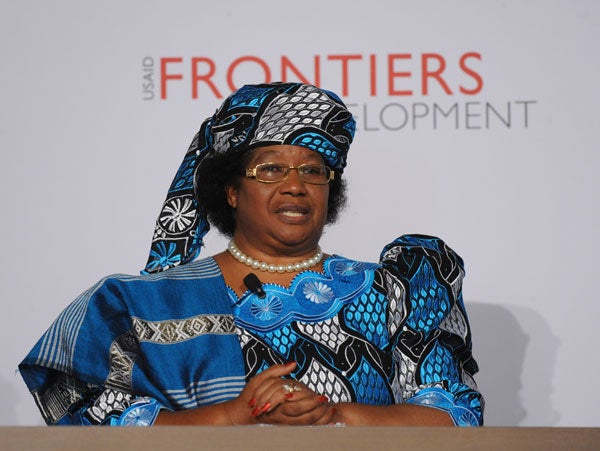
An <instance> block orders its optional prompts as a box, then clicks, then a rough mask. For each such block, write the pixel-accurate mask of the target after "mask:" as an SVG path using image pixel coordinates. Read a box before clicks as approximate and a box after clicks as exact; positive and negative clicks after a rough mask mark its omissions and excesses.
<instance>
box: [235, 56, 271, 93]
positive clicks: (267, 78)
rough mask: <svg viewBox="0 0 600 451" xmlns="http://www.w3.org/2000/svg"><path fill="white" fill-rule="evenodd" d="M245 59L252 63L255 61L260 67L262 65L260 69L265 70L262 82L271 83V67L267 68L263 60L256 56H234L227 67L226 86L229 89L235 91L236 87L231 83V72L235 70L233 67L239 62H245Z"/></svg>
mask: <svg viewBox="0 0 600 451" xmlns="http://www.w3.org/2000/svg"><path fill="white" fill-rule="evenodd" d="M247 61H250V62H252V63H256V64H258V65H259V66H260V67H262V69H263V70H264V71H265V80H264V83H271V69H269V66H268V64H267V63H266V62H265V60H262V59H260V58H258V57H256V56H241V57H239V58H236V59H235V60H233V62H232V63H231V65H230V66H229V68H228V69H227V86H229V89H231V90H232V91H235V90H237V89H238V87H236V86H235V85H234V84H233V72H234V71H235V69H236V68H237V67H238V66H239V65H240V64H242V63H245V62H247Z"/></svg>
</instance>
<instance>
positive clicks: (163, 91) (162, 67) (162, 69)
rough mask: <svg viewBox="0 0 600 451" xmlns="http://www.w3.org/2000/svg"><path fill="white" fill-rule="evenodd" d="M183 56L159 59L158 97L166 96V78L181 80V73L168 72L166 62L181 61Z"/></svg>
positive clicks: (163, 97) (164, 97)
mask: <svg viewBox="0 0 600 451" xmlns="http://www.w3.org/2000/svg"><path fill="white" fill-rule="evenodd" d="M181 62H183V58H161V59H160V98H161V99H166V98H167V80H181V79H182V78H183V75H182V74H168V73H167V64H169V63H181Z"/></svg>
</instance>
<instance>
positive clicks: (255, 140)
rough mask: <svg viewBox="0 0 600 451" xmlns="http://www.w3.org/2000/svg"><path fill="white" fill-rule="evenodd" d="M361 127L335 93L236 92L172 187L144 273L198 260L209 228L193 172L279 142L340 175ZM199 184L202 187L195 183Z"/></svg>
mask: <svg viewBox="0 0 600 451" xmlns="http://www.w3.org/2000/svg"><path fill="white" fill-rule="evenodd" d="M355 126H356V123H355V121H354V118H353V117H352V114H351V113H350V112H349V111H348V109H347V108H346V105H344V102H342V100H341V99H340V98H339V97H338V96H337V95H335V94H334V93H332V92H330V91H327V90H324V89H320V88H317V87H316V86H312V85H307V84H302V83H270V84H260V85H246V86H244V87H242V88H240V89H239V90H237V91H235V92H234V93H232V94H231V95H230V96H229V97H228V98H227V99H225V101H224V102H223V104H222V105H221V107H220V108H219V109H218V110H217V111H216V113H215V114H214V115H213V116H212V117H210V118H208V119H206V120H205V121H204V122H203V123H202V125H201V127H200V130H199V131H198V133H197V134H196V136H195V137H194V139H193V141H192V144H191V145H190V147H189V149H188V151H187V153H186V154H185V157H184V159H183V163H181V166H180V167H179V170H178V171H177V174H176V175H175V178H174V180H173V182H172V184H171V187H170V188H169V192H168V194H167V198H166V200H165V202H164V204H163V207H162V210H161V212H160V215H159V216H158V219H157V221H156V228H155V230H154V236H153V238H152V247H151V249H150V256H149V258H148V263H147V264H146V268H145V269H144V270H143V271H142V273H156V272H160V271H163V270H165V269H167V268H170V267H172V266H178V265H181V264H185V263H188V262H190V261H192V260H194V259H195V258H196V257H197V256H198V255H199V254H200V249H201V247H202V240H203V238H204V236H205V235H206V233H207V232H208V230H209V228H210V226H209V224H208V221H207V219H206V216H205V215H204V214H203V213H202V211H203V209H202V206H201V205H199V203H198V200H197V199H196V197H195V196H194V174H195V172H196V169H197V168H198V166H199V165H200V164H201V162H202V161H203V160H205V159H207V158H211V157H212V156H214V155H218V154H222V153H226V152H236V153H239V154H240V155H241V154H242V153H244V152H245V151H247V150H249V149H253V148H255V147H263V146H269V145H277V144H289V145H294V146H301V147H306V148H308V149H311V150H314V151H315V152H318V153H319V154H320V155H321V156H322V157H323V160H324V161H325V162H326V164H327V165H328V166H330V167H331V168H332V169H334V170H335V171H336V172H337V173H342V172H343V170H344V167H346V156H347V154H348V149H349V147H350V143H351V142H352V139H353V137H354V131H355ZM196 183H202V181H201V180H196Z"/></svg>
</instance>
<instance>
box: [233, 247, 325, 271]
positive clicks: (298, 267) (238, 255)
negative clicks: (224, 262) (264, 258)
mask: <svg viewBox="0 0 600 451" xmlns="http://www.w3.org/2000/svg"><path fill="white" fill-rule="evenodd" d="M227 250H228V251H229V253H230V254H231V255H233V258H235V259H236V260H237V261H239V262H242V263H244V264H245V265H247V266H250V267H251V268H253V269H259V270H261V271H269V272H270V273H274V272H278V273H284V272H295V271H304V270H305V269H308V268H310V267H312V266H315V265H316V264H317V263H319V262H320V261H321V259H322V258H323V252H322V251H321V248H320V247H319V246H317V253H316V254H315V255H313V256H312V257H310V258H307V259H306V260H302V261H301V262H298V263H290V264H289V265H273V264H269V263H266V262H261V261H259V260H254V259H253V258H251V257H248V256H247V255H246V254H244V253H243V252H242V251H240V250H239V249H238V247H237V246H236V245H235V242H234V241H233V240H231V241H229V244H228V245H227Z"/></svg>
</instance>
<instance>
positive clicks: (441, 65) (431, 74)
mask: <svg viewBox="0 0 600 451" xmlns="http://www.w3.org/2000/svg"><path fill="white" fill-rule="evenodd" d="M430 59H434V60H437V61H438V68H437V70H435V71H429V67H428V61H429V60H430ZM445 69H446V60H444V57H443V56H442V55H438V54H437V53H423V55H421V87H422V93H423V95H425V96H426V95H427V94H428V93H429V86H428V84H427V79H429V78H434V79H436V80H437V81H438V83H439V84H440V86H441V87H442V89H443V90H444V91H445V92H446V94H448V95H452V91H451V90H450V88H449V87H448V84H447V83H446V82H445V81H444V79H443V78H442V73H443V72H444V70H445Z"/></svg>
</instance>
